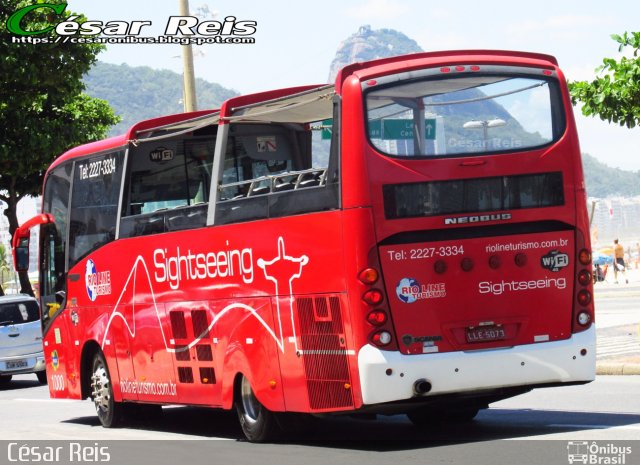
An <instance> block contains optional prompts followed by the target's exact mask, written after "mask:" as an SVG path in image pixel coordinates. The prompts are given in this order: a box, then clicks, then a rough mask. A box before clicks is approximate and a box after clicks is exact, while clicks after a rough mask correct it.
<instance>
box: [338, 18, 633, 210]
mask: <svg viewBox="0 0 640 465" xmlns="http://www.w3.org/2000/svg"><path fill="white" fill-rule="evenodd" d="M422 51H423V50H422V48H420V46H419V45H418V44H417V42H416V41H415V40H413V39H410V38H409V37H407V36H406V35H404V34H403V33H401V32H398V31H395V30H392V29H378V30H372V29H371V27H370V26H362V27H361V28H360V29H359V30H358V32H356V33H355V34H353V35H351V36H350V37H348V38H347V39H345V40H344V41H343V42H342V43H341V44H340V45H339V46H338V50H337V51H336V55H335V58H334V59H333V61H332V62H331V68H330V72H329V82H333V80H334V79H335V76H336V74H337V72H338V70H340V68H342V67H343V66H346V65H348V64H351V63H354V62H357V61H366V60H373V59H376V58H386V57H390V56H395V55H404V54H407V53H418V52H422ZM470 97H473V95H467V96H465V98H470ZM478 105H484V107H483V108H481V109H480V108H475V109H474V114H475V115H478V114H486V115H491V117H492V118H495V117H499V118H501V119H504V120H505V121H512V123H513V122H514V121H515V120H514V119H513V117H512V116H511V115H510V114H509V113H508V112H507V111H506V110H505V109H504V108H503V107H501V106H500V105H496V104H495V103H491V102H483V103H478ZM462 120H464V115H462V119H461V121H462ZM461 126H462V124H461V123H460V121H457V122H456V121H454V122H452V123H451V124H450V127H448V128H445V129H446V130H447V133H448V134H455V133H456V130H457V129H456V127H457V128H459V127H461ZM500 131H501V128H497V129H496V130H495V131H494V134H495V135H496V136H500ZM520 135H521V137H527V138H535V137H538V135H537V134H529V133H526V132H525V131H522V132H521V134H520ZM582 161H583V164H584V171H585V181H586V186H587V194H588V195H589V196H590V197H599V198H605V197H610V196H627V197H632V196H637V195H640V171H637V172H633V171H625V170H621V169H619V168H612V167H610V166H608V165H606V164H604V163H602V162H600V161H598V160H597V159H596V158H595V157H593V156H591V155H589V154H583V155H582Z"/></svg>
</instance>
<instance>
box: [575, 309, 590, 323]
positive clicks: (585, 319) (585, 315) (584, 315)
mask: <svg viewBox="0 0 640 465" xmlns="http://www.w3.org/2000/svg"><path fill="white" fill-rule="evenodd" d="M589 323H591V315H590V314H589V312H580V313H578V324H579V325H580V326H586V325H588V324H589Z"/></svg>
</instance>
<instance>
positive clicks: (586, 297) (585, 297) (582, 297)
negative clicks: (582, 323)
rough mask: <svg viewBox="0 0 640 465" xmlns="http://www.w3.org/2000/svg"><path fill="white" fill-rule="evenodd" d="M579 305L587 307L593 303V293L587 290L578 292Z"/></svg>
mask: <svg viewBox="0 0 640 465" xmlns="http://www.w3.org/2000/svg"><path fill="white" fill-rule="evenodd" d="M578 303H579V304H580V305H582V306H587V305H589V304H590V303H591V292H589V291H587V290H586V289H582V290H581V291H580V292H578Z"/></svg>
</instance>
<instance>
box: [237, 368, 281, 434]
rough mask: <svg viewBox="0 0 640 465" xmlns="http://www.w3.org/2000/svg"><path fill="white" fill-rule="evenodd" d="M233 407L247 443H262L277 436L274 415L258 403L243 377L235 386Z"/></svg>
mask: <svg viewBox="0 0 640 465" xmlns="http://www.w3.org/2000/svg"><path fill="white" fill-rule="evenodd" d="M235 407H236V411H237V412H238V420H239V421H240V426H241V427H242V432H243V433H244V435H245V436H246V438H247V439H248V440H249V441H251V442H264V441H268V440H270V439H274V438H275V437H276V436H277V433H278V432H279V427H278V423H277V421H276V414H275V413H273V412H271V411H269V410H267V408H266V407H265V406H264V405H262V404H261V403H260V401H259V400H258V399H257V397H256V396H255V394H254V392H253V389H252V388H251V384H250V383H249V380H248V379H247V378H245V377H244V376H242V378H241V379H240V381H239V382H238V385H237V390H236V396H235Z"/></svg>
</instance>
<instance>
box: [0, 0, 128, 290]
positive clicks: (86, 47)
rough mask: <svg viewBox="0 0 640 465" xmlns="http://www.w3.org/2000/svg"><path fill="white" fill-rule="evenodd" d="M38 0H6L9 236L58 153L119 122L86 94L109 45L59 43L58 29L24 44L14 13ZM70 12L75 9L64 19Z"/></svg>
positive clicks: (2, 71) (3, 96)
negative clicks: (11, 25)
mask: <svg viewBox="0 0 640 465" xmlns="http://www.w3.org/2000/svg"><path fill="white" fill-rule="evenodd" d="M33 3H34V2H31V1H27V0H18V1H16V0H10V1H8V2H2V3H0V78H1V79H2V85H1V86H0V200H2V201H4V202H5V203H6V204H7V208H6V210H5V215H6V216H7V218H8V220H9V232H10V233H11V235H13V234H14V233H15V230H16V229H17V228H18V218H17V215H16V207H17V204H18V202H19V201H20V200H21V199H22V198H24V197H25V196H35V195H38V194H39V192H40V190H41V188H42V181H43V176H44V173H45V171H46V169H47V167H48V166H49V165H50V164H51V162H52V161H53V160H54V159H55V157H56V156H58V155H59V154H61V153H62V152H64V151H66V150H68V149H69V148H71V147H73V146H75V145H79V144H82V143H85V142H89V141H93V140H98V139H101V138H104V137H105V135H106V133H107V131H108V129H109V127H110V126H112V125H113V124H115V123H117V122H118V118H117V117H116V116H114V114H113V111H112V110H111V108H110V107H109V105H108V104H107V102H105V101H103V100H99V99H94V98H90V97H88V96H87V95H85V94H83V93H82V90H83V88H84V86H83V84H82V77H83V75H84V74H85V73H86V72H87V71H88V70H89V68H90V67H91V66H92V65H93V64H94V63H95V61H96V59H97V58H96V56H97V54H98V53H99V52H100V51H101V50H102V49H103V48H104V46H102V45H99V44H80V43H73V41H69V40H67V41H60V43H55V38H56V37H57V35H56V34H55V32H54V31H52V32H50V33H47V34H46V35H44V34H39V35H38V36H37V38H38V39H41V38H46V39H48V42H47V43H38V44H35V43H29V42H27V41H25V42H26V43H23V42H22V41H19V40H18V39H24V37H17V36H14V35H12V34H11V33H10V32H9V30H8V29H7V26H6V24H7V20H8V19H9V17H10V16H11V15H12V14H13V13H14V12H16V11H17V10H18V9H19V8H22V7H24V6H27V5H30V4H33ZM61 3H64V2H62V1H60V0H49V2H48V4H61ZM67 15H72V13H69V12H65V14H64V16H63V17H66V16H67ZM54 19H57V18H54V17H52V15H51V11H50V10H49V9H47V8H40V9H36V10H33V11H32V12H30V13H29V14H28V15H26V16H25V17H24V18H23V20H22V23H21V26H22V28H23V29H24V30H26V31H38V30H42V29H44V28H45V27H48V26H51V25H53V24H54V23H52V21H53V20H54ZM83 20H84V18H83V17H82V16H80V18H79V19H78V21H80V22H82V21H83ZM29 38H31V36H30V37H29ZM20 285H21V287H22V291H23V292H27V293H30V294H33V291H32V289H31V284H30V283H29V278H28V276H27V273H20Z"/></svg>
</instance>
